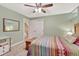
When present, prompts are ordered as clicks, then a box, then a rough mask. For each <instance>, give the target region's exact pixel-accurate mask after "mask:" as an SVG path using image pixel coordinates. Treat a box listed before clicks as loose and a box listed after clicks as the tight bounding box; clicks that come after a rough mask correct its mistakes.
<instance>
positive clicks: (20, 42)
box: [11, 40, 24, 47]
mask: <svg viewBox="0 0 79 59" xmlns="http://www.w3.org/2000/svg"><path fill="white" fill-rule="evenodd" d="M23 42H24V40H23V41H20V42H17V43H15V44H12V45H11V47H14V46H16V45H19V44H21V43H23Z"/></svg>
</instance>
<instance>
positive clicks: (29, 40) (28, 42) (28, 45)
mask: <svg viewBox="0 0 79 59" xmlns="http://www.w3.org/2000/svg"><path fill="white" fill-rule="evenodd" d="M31 42H32V40H31V39H27V40H26V48H25V49H26V50H28V49H29V47H30V44H31Z"/></svg>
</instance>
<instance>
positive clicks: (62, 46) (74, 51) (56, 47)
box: [28, 36, 79, 56]
mask: <svg viewBox="0 0 79 59" xmlns="http://www.w3.org/2000/svg"><path fill="white" fill-rule="evenodd" d="M28 55H29V56H79V46H77V45H74V44H71V43H69V42H68V41H67V40H65V39H64V38H61V37H60V36H52V37H47V36H46V37H41V38H39V39H36V40H34V41H33V42H32V43H31V46H30V48H29V50H28Z"/></svg>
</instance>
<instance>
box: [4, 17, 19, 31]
mask: <svg viewBox="0 0 79 59" xmlns="http://www.w3.org/2000/svg"><path fill="white" fill-rule="evenodd" d="M19 30H20V21H17V20H13V19H7V18H3V32H12V31H19Z"/></svg>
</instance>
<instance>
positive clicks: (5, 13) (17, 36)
mask: <svg viewBox="0 0 79 59" xmlns="http://www.w3.org/2000/svg"><path fill="white" fill-rule="evenodd" d="M3 18H8V19H14V20H19V21H20V31H15V32H3ZM23 18H26V17H25V16H23V15H21V14H19V13H17V12H14V11H12V10H9V9H7V8H5V7H2V6H0V36H10V37H11V41H12V44H14V43H17V42H20V41H22V40H23Z"/></svg>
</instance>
